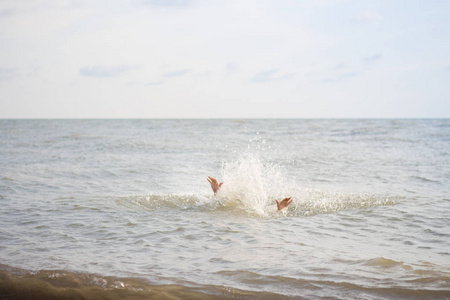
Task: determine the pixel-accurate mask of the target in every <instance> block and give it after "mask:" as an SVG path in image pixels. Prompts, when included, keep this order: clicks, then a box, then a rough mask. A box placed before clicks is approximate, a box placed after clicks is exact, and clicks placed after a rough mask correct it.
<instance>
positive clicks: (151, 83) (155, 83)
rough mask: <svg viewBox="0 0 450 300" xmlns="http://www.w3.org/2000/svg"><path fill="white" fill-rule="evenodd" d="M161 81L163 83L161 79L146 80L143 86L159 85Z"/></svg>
mask: <svg viewBox="0 0 450 300" xmlns="http://www.w3.org/2000/svg"><path fill="white" fill-rule="evenodd" d="M163 83H164V81H163V80H159V81H150V82H147V83H146V84H145V86H152V85H160V84H163Z"/></svg>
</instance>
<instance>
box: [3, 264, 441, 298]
mask: <svg viewBox="0 0 450 300" xmlns="http://www.w3.org/2000/svg"><path fill="white" fill-rule="evenodd" d="M380 260H381V261H380ZM380 264H381V265H382V266H385V265H386V264H388V265H391V264H394V265H396V264H398V263H396V262H390V261H388V260H383V259H377V260H376V262H375V265H380ZM219 274H220V275H221V276H223V277H224V278H230V279H236V280H238V281H239V282H244V283H247V284H250V285H252V286H254V288H255V289H257V290H243V289H239V288H235V287H231V286H225V285H199V284H195V283H191V282H181V283H176V284H161V283H159V284H158V283H154V282H151V281H149V280H146V279H143V278H137V277H114V276H103V275H97V274H89V273H81V272H71V271H67V270H40V271H28V270H23V269H19V268H13V267H10V266H6V265H0V299H9V300H13V299H109V300H114V299H173V300H177V299H236V298H238V299H312V298H313V299H330V295H331V294H333V298H334V299H349V298H350V299H361V298H367V299H424V298H429V299H431V298H433V299H448V298H447V297H448V290H447V289H446V288H445V286H446V284H445V283H446V282H449V278H448V277H446V276H442V275H431V274H430V275H428V276H425V277H424V276H422V278H420V279H416V280H412V281H411V282H410V283H411V285H410V286H402V285H396V284H395V283H394V284H388V285H383V284H381V286H376V285H374V286H371V285H369V286H365V285H358V284H357V283H355V282H351V281H346V280H348V278H346V276H342V278H341V280H330V279H329V278H328V277H327V276H321V277H319V278H316V279H314V278H308V279H307V278H291V277H284V276H280V275H262V274H258V273H254V272H251V271H239V270H236V271H220V272H219ZM161 282H164V280H161ZM273 284H277V285H281V286H282V287H283V288H282V289H281V290H282V291H283V292H282V293H281V292H270V291H267V290H266V291H265V288H264V287H265V286H271V285H273Z"/></svg>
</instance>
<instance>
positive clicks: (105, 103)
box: [0, 0, 450, 118]
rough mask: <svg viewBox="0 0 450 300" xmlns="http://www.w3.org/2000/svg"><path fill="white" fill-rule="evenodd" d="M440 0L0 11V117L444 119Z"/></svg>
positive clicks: (231, 1) (36, 1)
mask: <svg viewBox="0 0 450 300" xmlns="http://www.w3.org/2000/svg"><path fill="white" fill-rule="evenodd" d="M449 87H450V1H448V0H441V1H437V0H422V1H417V0H402V1H400V0H370V1H369V0H333V1H331V0H314V1H313V0H122V1H116V0H67V1H64V0H0V118H449V117H450V88H449Z"/></svg>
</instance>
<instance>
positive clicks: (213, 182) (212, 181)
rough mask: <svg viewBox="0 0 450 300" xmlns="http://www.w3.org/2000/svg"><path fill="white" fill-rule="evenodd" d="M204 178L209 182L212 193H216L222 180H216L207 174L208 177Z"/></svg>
mask: <svg viewBox="0 0 450 300" xmlns="http://www.w3.org/2000/svg"><path fill="white" fill-rule="evenodd" d="M206 180H208V182H209V184H211V188H212V190H213V192H214V194H216V193H217V192H218V191H219V190H220V187H221V186H222V184H223V182H221V183H219V182H218V181H217V179H215V178H212V177H211V176H208V178H207V179H206Z"/></svg>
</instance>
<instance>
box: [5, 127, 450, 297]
mask: <svg viewBox="0 0 450 300" xmlns="http://www.w3.org/2000/svg"><path fill="white" fill-rule="evenodd" d="M0 141H1V143H2V147H1V149H0V201H1V203H2V205H1V207H0V213H1V216H2V217H1V219H0V241H1V243H0V258H1V263H2V267H1V268H0V269H2V270H3V271H4V273H3V275H2V277H0V278H3V283H4V284H3V285H1V286H2V287H5V288H4V289H3V291H2V289H0V292H2V293H3V294H5V295H8V294H9V295H19V294H17V293H18V292H16V291H14V290H13V289H12V288H11V287H12V286H16V287H17V286H18V285H17V283H16V284H13V283H12V282H14V281H15V280H16V281H18V282H21V283H20V284H22V285H23V286H25V287H29V286H31V285H32V284H31V283H30V281H27V280H26V279H29V278H32V279H35V280H37V281H38V282H39V283H40V284H37V285H36V289H35V290H33V293H36V291H43V290H46V288H47V287H48V283H49V282H50V284H51V285H52V286H53V287H54V289H56V290H57V288H58V283H55V282H53V283H52V282H51V280H54V278H60V277H61V276H65V277H64V280H65V282H66V284H69V283H70V284H71V285H72V286H74V287H73V289H75V292H79V293H81V292H82V291H84V289H85V288H86V286H85V285H81V284H80V283H79V282H83V284H86V285H87V288H88V289H92V288H99V289H100V292H99V293H106V294H107V295H109V297H111V298H115V297H116V296H117V295H116V294H117V291H119V290H120V291H122V292H127V293H128V292H130V293H133V292H134V291H138V290H139V289H141V290H142V291H147V290H152V289H153V291H159V292H161V293H162V294H161V295H163V297H164V295H165V296H166V297H169V296H170V297H172V296H173V297H180V298H186V297H188V298H189V297H192V298H198V297H200V295H203V296H205V297H225V298H227V297H242V298H264V297H267V298H273V297H281V296H285V297H288V298H307V299H311V298H312V299H349V298H354V299H361V298H364V299H379V298H385V299H400V298H409V299H410V298H417V299H423V298H443V299H445V298H450V296H449V295H450V271H449V270H450V269H449V267H450V251H449V249H450V225H449V224H450V223H449V211H450V210H449V208H450V197H449V194H450V193H449V192H450V168H449V165H450V164H449V162H450V154H449V149H450V120H2V121H0ZM208 175H211V176H214V177H217V178H218V179H219V180H223V181H224V182H225V184H224V185H223V188H222V189H221V191H220V193H219V195H218V196H216V197H214V196H213V193H212V192H211V190H210V187H209V184H208V182H207V181H206V176H208ZM287 196H292V197H293V199H294V202H293V203H292V204H291V206H290V207H289V210H288V211H287V213H285V214H282V213H275V212H274V211H275V205H274V204H275V202H274V200H275V199H282V198H284V197H287ZM28 271H31V272H32V273H28ZM36 271H40V272H38V273H36ZM55 274H59V275H55ZM60 274H64V275H60ZM5 278H6V279H5ZM8 278H9V279H8ZM93 278H95V280H94V279H93ZM8 280H9V281H8ZM5 282H6V283H5ZM67 282H69V283H67ZM104 282H113V283H114V282H120V283H121V284H116V285H114V284H104ZM75 283H77V284H75ZM43 286H45V287H46V288H44V287H43ZM136 286H138V288H136ZM156 286H159V289H157V288H156ZM51 291H52V292H49V293H53V292H55V291H53V290H52V289H51ZM55 293H59V292H58V291H56V292H55ZM183 293H184V294H183ZM191 293H192V294H191ZM49 295H50V294H49ZM87 295H89V293H87ZM155 295H156V294H145V295H144V294H142V295H137V296H136V295H134V296H133V295H131V294H130V295H128V294H127V295H126V296H124V295H123V294H122V295H121V297H122V298H123V297H135V296H136V297H144V298H145V297H148V296H155ZM22 296H23V295H22ZM11 297H12V296H11ZM17 297H18V298H20V297H19V296H17ZM68 297H69V298H70V297H71V296H70V295H69V296H68ZM86 297H87V296H86ZM118 298H120V297H118Z"/></svg>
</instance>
